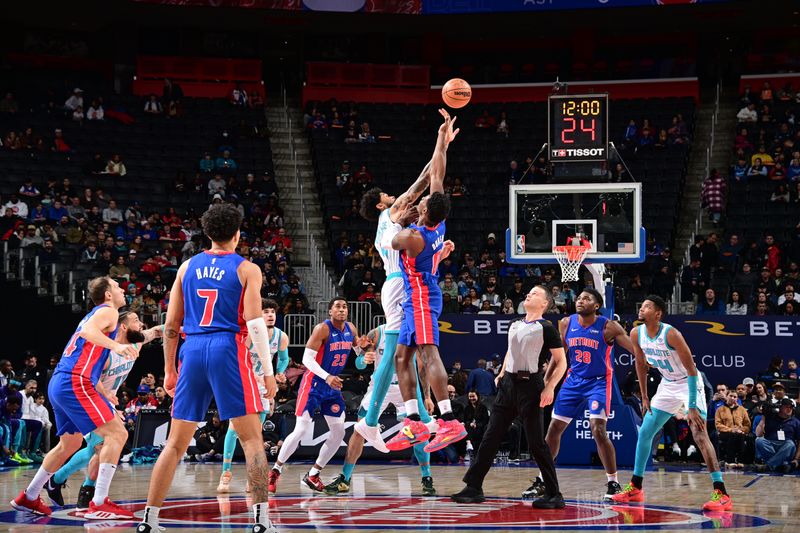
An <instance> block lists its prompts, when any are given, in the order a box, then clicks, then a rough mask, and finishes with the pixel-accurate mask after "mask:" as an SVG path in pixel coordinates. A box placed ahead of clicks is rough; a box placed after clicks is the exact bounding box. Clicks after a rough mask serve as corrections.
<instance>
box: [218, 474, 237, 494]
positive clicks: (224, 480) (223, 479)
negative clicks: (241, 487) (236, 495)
mask: <svg viewBox="0 0 800 533" xmlns="http://www.w3.org/2000/svg"><path fill="white" fill-rule="evenodd" d="M232 477H233V472H231V471H230V470H227V471H225V472H223V473H222V475H221V476H219V485H217V492H219V493H220V494H225V493H228V492H230V491H231V478H232Z"/></svg>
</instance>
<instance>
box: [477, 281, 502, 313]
mask: <svg viewBox="0 0 800 533" xmlns="http://www.w3.org/2000/svg"><path fill="white" fill-rule="evenodd" d="M483 302H489V305H490V306H491V308H492V309H491V310H492V311H494V312H495V313H496V312H497V311H499V310H500V305H501V301H500V295H499V294H497V287H496V286H495V285H494V284H493V283H490V284H489V285H487V286H486V292H485V293H483V295H481V306H483ZM482 310H483V309H482Z"/></svg>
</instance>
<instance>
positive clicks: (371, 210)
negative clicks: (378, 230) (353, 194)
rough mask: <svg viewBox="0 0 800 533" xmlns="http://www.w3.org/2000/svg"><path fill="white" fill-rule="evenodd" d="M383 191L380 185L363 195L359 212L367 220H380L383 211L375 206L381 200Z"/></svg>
mask: <svg viewBox="0 0 800 533" xmlns="http://www.w3.org/2000/svg"><path fill="white" fill-rule="evenodd" d="M381 194H383V191H382V190H381V188H380V187H373V188H371V189H370V190H368V191H367V192H365V193H364V196H362V197H361V207H360V208H359V210H358V213H359V214H360V215H361V216H362V217H364V218H366V219H367V220H378V217H379V216H380V214H381V212H380V210H379V209H378V208H377V207H375V206H376V205H378V204H379V203H380V202H381Z"/></svg>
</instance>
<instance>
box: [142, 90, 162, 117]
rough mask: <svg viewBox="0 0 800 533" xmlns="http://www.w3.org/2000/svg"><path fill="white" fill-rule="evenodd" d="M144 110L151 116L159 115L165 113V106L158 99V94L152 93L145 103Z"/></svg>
mask: <svg viewBox="0 0 800 533" xmlns="http://www.w3.org/2000/svg"><path fill="white" fill-rule="evenodd" d="M144 112H145V113H146V114H147V115H149V116H157V115H161V114H163V113H164V108H163V107H162V105H161V102H159V101H158V96H156V95H155V94H151V95H150V96H149V97H148V99H147V101H146V102H145V103H144Z"/></svg>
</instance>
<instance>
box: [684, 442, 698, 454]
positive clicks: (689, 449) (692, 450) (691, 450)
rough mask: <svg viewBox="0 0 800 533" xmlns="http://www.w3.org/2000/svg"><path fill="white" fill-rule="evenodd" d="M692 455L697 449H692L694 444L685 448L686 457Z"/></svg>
mask: <svg viewBox="0 0 800 533" xmlns="http://www.w3.org/2000/svg"><path fill="white" fill-rule="evenodd" d="M694 453H697V448H695V447H694V444H690V445H689V447H688V448H686V457H691V456H692V454H694Z"/></svg>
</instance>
